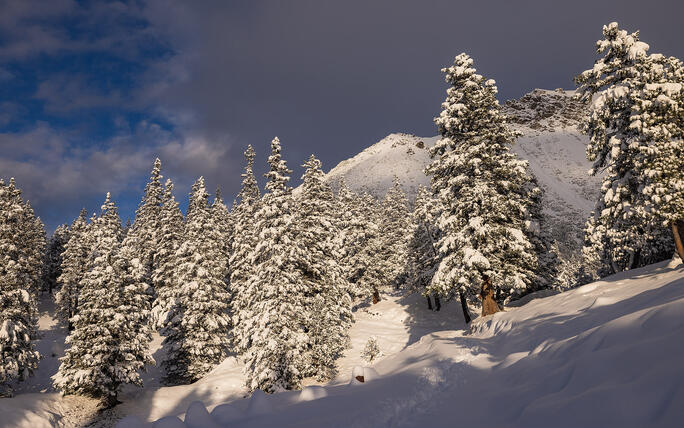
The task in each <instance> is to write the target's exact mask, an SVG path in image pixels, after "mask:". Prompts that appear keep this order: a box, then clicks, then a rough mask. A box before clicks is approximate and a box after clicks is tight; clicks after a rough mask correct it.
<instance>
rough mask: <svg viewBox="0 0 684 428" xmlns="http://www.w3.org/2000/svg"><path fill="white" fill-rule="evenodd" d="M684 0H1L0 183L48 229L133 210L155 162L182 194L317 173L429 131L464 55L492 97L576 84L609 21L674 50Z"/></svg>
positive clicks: (229, 191)
mask: <svg viewBox="0 0 684 428" xmlns="http://www.w3.org/2000/svg"><path fill="white" fill-rule="evenodd" d="M683 12H684V2H681V1H675V0H670V1H658V0H656V1H649V2H645V1H632V0H625V1H595V0H594V1H586V0H578V1H573V2H555V1H527V0H520V1H483V2H465V1H446V0H444V1H438V0H430V1H425V2H418V1H403V0H378V1H372V2H368V1H356V0H349V1H340V2H321V1H314V0H310V1H299V0H293V1H253V2H246V1H245V2H241V1H197V2H188V1H181V0H149V1H142V0H140V1H130V2H128V1H122V2H119V1H108V2H105V1H102V2H93V1H75V0H51V1H17V0H0V177H3V178H5V179H7V178H9V177H12V176H14V177H16V180H17V182H18V185H19V187H20V188H22V189H23V191H24V196H25V197H26V198H27V199H30V200H31V202H32V204H33V205H34V207H35V208H36V211H37V213H38V214H39V215H40V216H41V218H42V219H43V220H44V222H45V223H46V224H47V226H48V230H49V231H52V230H53V229H54V227H55V226H56V225H58V224H60V223H62V222H71V220H72V219H73V218H74V217H75V216H76V215H77V214H78V212H79V211H80V209H81V208H82V207H86V208H87V209H88V210H89V211H91V212H92V211H97V210H99V205H100V204H101V202H102V200H103V199H104V195H105V193H106V192H108V191H109V192H112V194H113V196H114V199H115V200H116V201H117V203H118V204H119V206H120V211H121V215H122V217H123V219H124V221H125V219H126V218H128V217H132V216H133V214H134V211H135V207H136V205H137V203H138V201H139V200H140V196H141V193H142V189H143V187H144V185H145V182H146V178H147V176H148V174H149V170H150V168H151V166H152V163H153V161H154V158H155V157H157V156H159V157H160V158H161V159H162V162H163V174H164V175H165V176H166V177H169V178H172V179H173V180H174V182H176V189H177V191H176V193H177V194H176V197H177V198H178V199H179V200H182V201H184V200H185V199H186V194H187V192H188V190H189V188H190V185H191V184H192V182H193V181H194V180H195V179H196V178H197V177H199V176H200V175H203V176H204V177H205V178H206V180H207V183H208V185H209V186H210V190H213V189H214V188H215V187H216V186H219V185H220V186H221V187H222V189H223V190H224V195H225V198H226V199H227V200H228V201H230V200H231V199H232V196H233V195H235V194H236V193H237V191H238V188H239V184H240V172H241V168H242V163H243V159H242V152H243V150H244V149H245V147H246V145H247V144H252V145H253V146H254V147H255V149H256V151H257V156H258V157H257V164H258V165H257V172H259V173H262V172H264V170H265V159H266V156H267V154H268V153H267V150H268V145H269V142H270V140H271V139H272V138H273V136H275V135H278V136H279V137H280V139H281V141H282V143H283V147H284V157H285V159H286V160H287V161H288V162H289V165H290V168H292V169H294V174H293V175H294V177H295V180H294V181H295V183H296V181H297V180H298V178H299V176H301V174H302V171H301V168H300V167H299V165H300V164H302V163H303V162H304V161H305V159H306V158H307V157H308V156H309V155H310V154H311V153H314V154H316V155H317V156H318V157H320V158H321V160H322V161H323V165H324V168H325V169H328V168H330V167H332V166H334V165H335V164H337V163H338V162H339V161H341V160H343V159H346V158H348V157H351V156H353V155H354V154H356V153H358V152H359V151H360V150H362V149H363V148H365V147H367V146H369V145H370V144H372V143H374V142H375V141H377V140H379V139H380V138H382V137H383V136H385V135H387V134H389V133H391V132H409V133H415V134H417V135H422V136H428V135H433V134H434V133H435V128H434V125H433V123H432V118H433V117H434V116H435V115H437V114H438V112H439V107H440V103H441V101H442V100H443V98H444V91H445V89H446V87H445V85H444V82H443V77H442V75H441V73H440V68H441V67H443V66H445V65H448V64H449V63H450V62H451V61H452V60H453V57H454V56H455V55H457V54H458V53H460V52H463V51H465V52H467V53H469V54H470V55H471V56H472V57H473V58H474V59H475V66H476V67H477V68H478V70H479V71H480V72H481V73H482V74H484V75H486V76H488V77H491V78H494V79H495V80H496V81H497V83H498V86H499V93H500V98H501V100H502V101H503V100H506V99H509V98H514V97H519V96H521V95H522V94H524V93H526V92H528V91H530V90H532V89H534V88H536V87H541V88H550V89H554V88H557V87H563V88H572V87H573V84H572V77H573V76H574V75H576V74H577V73H579V72H581V71H582V70H584V69H586V68H589V67H590V66H591V65H592V63H593V61H594V60H595V59H596V56H595V52H594V42H595V41H596V40H597V39H598V38H599V37H600V36H601V26H602V25H603V24H606V23H608V22H610V21H618V22H620V24H621V25H622V26H623V27H625V28H626V29H628V30H630V31H634V30H637V29H640V30H641V38H642V40H644V41H645V42H647V43H649V44H650V45H651V51H652V52H662V53H665V54H668V55H674V56H677V57H680V58H682V57H684V46H683V45H682V43H681V41H682V40H684V26H682V25H681V23H680V20H681V17H682V15H683Z"/></svg>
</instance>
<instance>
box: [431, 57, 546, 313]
mask: <svg viewBox="0 0 684 428" xmlns="http://www.w3.org/2000/svg"><path fill="white" fill-rule="evenodd" d="M472 65H473V60H472V59H471V58H470V57H469V56H468V55H466V54H460V55H458V56H457V57H456V59H455V60H454V64H453V66H451V67H448V68H445V69H443V70H442V71H443V72H444V73H445V74H446V76H445V77H446V81H447V82H448V83H449V84H450V85H451V86H450V88H449V89H448V90H447V98H446V100H445V102H444V103H443V104H442V112H441V114H440V116H439V117H438V118H436V119H435V123H436V124H437V126H438V128H439V132H440V134H441V136H442V138H441V139H440V140H439V141H438V142H437V143H436V144H435V146H434V147H432V148H431V150H430V155H431V157H432V163H431V164H430V165H429V166H428V168H427V170H426V173H427V174H428V175H430V176H431V180H432V188H433V190H434V191H435V192H436V194H437V195H438V197H439V198H440V201H441V203H442V206H443V208H444V210H443V211H442V214H441V215H440V219H439V223H438V225H439V228H440V229H441V230H442V231H443V233H444V236H443V237H442V239H441V240H440V253H441V256H442V260H441V262H440V265H439V268H438V270H437V273H436V274H435V278H433V281H432V283H431V284H432V287H431V290H430V291H431V292H436V293H440V294H442V295H447V296H448V295H450V294H452V293H454V292H458V291H459V290H461V291H464V292H466V293H467V294H469V295H470V296H474V295H477V294H479V295H480V298H481V300H482V315H483V316H484V315H489V314H491V313H494V312H496V311H498V310H499V306H498V302H501V301H502V300H503V299H504V298H506V297H508V296H509V295H514V294H520V293H523V292H525V290H527V289H528V288H529V287H530V285H531V283H532V281H533V279H534V278H535V275H536V273H535V271H536V269H537V257H536V254H535V253H534V250H533V246H532V244H531V243H530V241H529V239H528V237H527V236H526V234H525V230H526V222H527V221H528V220H529V206H530V204H531V201H530V199H529V197H528V196H527V195H526V194H525V191H526V186H527V183H529V181H530V177H529V175H528V173H527V162H525V161H520V160H518V159H517V157H516V156H515V154H513V153H512V152H511V150H510V146H511V144H512V143H513V141H514V140H515V138H516V136H517V134H516V133H515V132H514V131H512V130H510V129H509V128H508V127H507V126H506V121H505V118H504V116H503V115H502V114H501V110H500V106H499V103H498V101H497V99H496V93H497V89H496V86H495V82H494V81H493V80H486V79H485V78H484V77H482V76H481V75H479V74H476V72H475V69H474V68H473V67H472ZM497 300H498V302H497Z"/></svg>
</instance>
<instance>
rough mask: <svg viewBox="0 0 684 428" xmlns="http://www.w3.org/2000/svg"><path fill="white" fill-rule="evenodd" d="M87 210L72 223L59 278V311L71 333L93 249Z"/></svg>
mask: <svg viewBox="0 0 684 428" xmlns="http://www.w3.org/2000/svg"><path fill="white" fill-rule="evenodd" d="M86 216H87V212H86V210H85V208H84V209H83V210H81V213H80V215H79V216H78V217H77V218H76V220H74V221H73V223H71V228H70V229H69V240H68V241H67V242H66V244H65V245H64V252H63V253H62V255H61V258H62V264H61V271H62V273H61V274H60V275H59V277H57V283H58V285H59V291H58V292H57V294H56V295H55V300H56V303H57V311H58V313H59V315H60V318H61V319H62V320H63V321H65V322H67V323H68V326H69V331H71V330H72V329H73V324H72V323H71V321H70V319H71V318H72V317H73V316H74V315H76V311H77V308H78V295H79V291H80V286H81V280H82V279H83V278H84V276H85V273H86V266H87V265H88V259H89V258H90V253H91V249H90V248H89V245H88V243H89V240H88V239H86V234H87V232H88V219H87V217H86Z"/></svg>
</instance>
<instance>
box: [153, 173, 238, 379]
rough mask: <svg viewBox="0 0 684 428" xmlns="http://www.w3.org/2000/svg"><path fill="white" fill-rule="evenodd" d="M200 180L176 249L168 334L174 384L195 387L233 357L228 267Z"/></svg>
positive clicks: (168, 372) (170, 375)
mask: <svg viewBox="0 0 684 428" xmlns="http://www.w3.org/2000/svg"><path fill="white" fill-rule="evenodd" d="M222 246H223V243H222V242H221V235H220V233H219V232H218V228H217V225H216V223H215V222H214V216H213V215H212V212H211V208H210V207H209V194H208V193H207V191H206V188H205V185H204V178H202V177H200V178H199V179H198V180H197V181H196V182H195V184H194V185H193V187H192V193H191V196H190V203H189V206H188V214H187V218H186V221H185V228H184V230H183V238H182V242H181V244H180V246H179V248H178V250H177V251H176V268H175V270H174V276H175V281H176V284H175V287H176V291H175V292H174V297H175V303H174V304H173V306H172V308H171V313H169V315H168V319H169V321H168V323H167V325H166V327H165V328H164V329H162V334H163V335H164V336H166V337H165V339H164V342H163V345H164V346H165V347H166V348H167V349H168V353H167V357H166V359H165V360H164V361H163V362H162V366H163V367H164V369H165V371H166V381H167V382H168V383H192V382H194V381H196V380H197V379H199V378H200V377H202V376H204V375H205V374H207V373H208V372H209V371H211V370H212V369H213V368H214V367H216V366H217V365H218V364H220V363H221V362H222V361H223V360H224V359H225V358H226V356H227V354H228V345H229V342H228V334H229V326H230V319H229V316H228V297H229V296H228V293H227V291H226V283H225V279H226V276H227V263H225V260H224V257H223V253H222Z"/></svg>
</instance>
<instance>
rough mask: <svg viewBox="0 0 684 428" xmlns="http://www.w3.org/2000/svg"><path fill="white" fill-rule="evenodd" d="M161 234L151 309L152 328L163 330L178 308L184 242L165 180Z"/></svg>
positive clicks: (180, 219) (170, 184)
mask: <svg viewBox="0 0 684 428" xmlns="http://www.w3.org/2000/svg"><path fill="white" fill-rule="evenodd" d="M164 187H165V189H164V202H163V204H162V211H161V221H160V226H161V229H160V230H159V232H158V233H159V235H158V236H159V245H158V247H157V249H156V251H155V253H154V259H153V265H152V266H153V269H154V270H153V272H152V281H153V284H154V289H155V292H156V298H155V300H154V304H153V308H152V319H151V321H152V325H153V326H155V327H156V328H163V327H165V326H166V325H167V323H168V321H169V319H168V315H169V313H171V312H173V311H172V308H173V305H174V304H175V297H174V293H175V292H176V291H177V288H176V282H175V276H174V275H175V269H176V266H177V264H178V259H177V257H176V251H177V250H178V248H179V247H180V244H181V241H182V239H183V213H182V212H181V210H180V208H179V207H178V202H177V201H176V199H175V198H174V196H173V182H172V181H171V180H166V183H165V186H164Z"/></svg>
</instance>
